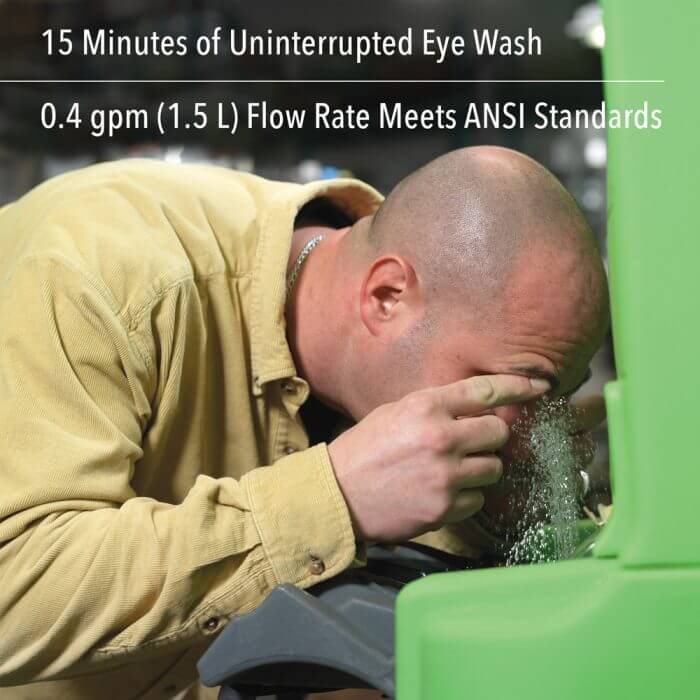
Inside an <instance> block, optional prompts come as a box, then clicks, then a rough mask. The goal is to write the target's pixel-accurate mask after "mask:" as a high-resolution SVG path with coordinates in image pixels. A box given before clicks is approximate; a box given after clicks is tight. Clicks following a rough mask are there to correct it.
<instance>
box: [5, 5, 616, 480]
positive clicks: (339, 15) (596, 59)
mask: <svg viewBox="0 0 700 700" xmlns="http://www.w3.org/2000/svg"><path fill="white" fill-rule="evenodd" d="M217 25H222V26H224V27H225V28H247V29H248V30H249V31H251V32H259V33H264V32H265V31H266V30H267V28H268V27H269V28H271V29H273V30H274V31H275V32H276V33H291V32H292V31H294V30H297V31H299V32H302V33H309V34H333V33H339V34H362V33H370V32H373V31H378V32H380V33H387V34H400V33H403V32H405V31H406V28H407V27H413V28H414V30H415V31H416V32H420V31H422V29H423V28H434V29H436V30H437V31H439V32H445V33H450V34H463V35H465V36H467V38H468V39H470V37H471V30H472V28H487V27H488V28H495V27H497V28H499V29H501V30H503V31H504V32H512V33H525V32H526V31H527V28H528V27H530V26H532V27H533V28H534V30H535V32H536V33H537V34H539V35H541V36H542V40H543V52H542V56H538V57H526V58H513V57H503V58H485V57H478V58H477V57H476V56H474V55H466V56H464V57H463V58H461V59H451V60H449V61H448V62H446V63H445V64H443V65H436V64H435V62H434V61H433V60H432V59H430V58H427V57H423V56H422V55H420V54H418V53H416V54H415V55H414V56H412V57H408V58H407V57H401V56H398V57H396V58H386V57H382V58H377V59H371V58H368V59H366V60H365V62H363V63H362V64H361V65H359V66H357V65H355V64H353V62H352V60H350V59H337V58H336V59H332V58H331V59H329V58H292V59H271V58H236V57H232V56H230V55H228V52H222V55H221V56H218V57H208V58H202V57H199V56H196V55H194V56H193V55H191V54H192V53H194V52H190V55H188V56H187V57H184V58H179V57H176V56H172V57H165V58H160V57H153V58H148V57H104V58H102V57H100V58H91V59H85V58H84V57H82V56H80V55H79V52H76V55H75V56H70V57H62V56H53V57H48V56H47V55H46V43H45V41H44V39H42V37H41V34H42V32H43V31H45V30H46V29H47V28H50V27H52V28H73V29H74V30H75V32H76V34H77V33H78V32H79V31H80V30H82V28H84V27H91V28H102V27H104V28H114V30H115V31H116V32H118V33H128V34H132V35H146V34H150V33H151V32H153V31H156V32H158V33H159V34H161V35H162V34H170V35H182V34H184V35H188V36H190V37H195V36H198V35H200V34H203V33H207V32H210V31H212V30H213V28H214V27H215V26H217ZM602 40H603V36H602V25H601V19H600V11H599V9H598V8H597V6H596V5H595V4H593V3H587V2H582V0H528V2H522V1H520V0H381V2H379V1H377V0H353V2H343V1H338V0H295V1H294V2H286V1H284V0H277V1H274V2H273V1H272V0H255V1H251V0H245V1H240V0H106V1H105V2H94V1H92V0H90V1H88V0H0V81H9V80H15V81H29V80H35V81H41V80H59V81H67V80H76V81H77V80H101V79H104V78H109V79H112V80H116V79H119V80H130V79H152V80H182V79H192V80H197V79H206V80H217V79H226V80H231V79H249V80H250V79H256V80H258V79H259V80H272V81H284V80H285V79H295V80H308V79H324V80H338V81H340V80H357V79H382V80H406V79H420V80H428V81H430V80H444V79H450V80H479V81H486V80H488V81H514V80H518V81H526V80H538V81H541V80H547V81H567V80H577V81H596V80H599V79H600V78H601V60H600V52H599V51H598V48H599V47H600V44H601V42H602ZM470 43H471V42H470V41H468V45H469V44H470ZM230 99H236V100H237V101H239V102H243V101H246V100H262V99H265V100H267V101H268V102H269V103H271V105H273V106H280V107H307V108H310V107H311V106H312V105H313V103H314V102H316V101H317V100H323V101H325V102H328V103H330V104H331V105H333V106H343V105H345V104H348V103H352V104H354V105H355V106H358V107H367V108H368V109H370V110H371V111H376V105H377V103H378V102H379V101H381V100H385V101H394V100H401V101H403V102H404V104H405V105H406V106H407V107H418V108H420V107H430V106H434V105H436V104H442V105H443V106H445V107H446V108H448V107H459V106H461V105H463V104H464V103H465V102H468V101H472V100H489V101H497V100H501V101H503V100H518V101H519V100H523V101H526V102H529V103H531V104H532V103H534V102H536V101H539V100H545V101H548V102H551V103H552V104H555V105H559V106H561V107H570V108H577V109H580V108H586V109H594V108H596V107H599V106H600V102H601V100H602V99H603V94H602V85H601V84H600V83H597V82H576V83H571V82H569V83H567V82H546V83H542V82H540V83H538V84H533V83H523V82H521V83H515V82H488V83H485V82H480V83H476V82H473V83H432V84H431V83H420V84H416V83H414V84H387V83H360V84H358V83H355V84H350V83H343V82H335V83H324V84H313V85H311V84H306V85H305V84H303V83H285V82H273V83H265V84H250V83H248V84H238V85H236V84H211V83H208V84H192V83H190V84H182V83H160V84H154V83H150V84H136V83H127V82H124V83H117V84H115V83H101V84H100V83H68V82H64V83H36V82H35V83H29V82H14V83H8V82H4V83H0V206H1V205H2V204H4V203H6V202H8V201H12V200H13V199H16V198H17V197H19V196H21V195H22V194H23V193H24V192H25V191H27V190H28V189H30V188H31V187H32V186H34V185H36V184H37V183H39V182H41V181H43V180H44V179H46V178H47V177H51V176H53V175H56V174H59V173H61V172H64V171H66V170H70V169H72V168H76V167H81V166H83V165H87V164H90V163H93V162H97V161H102V160H111V159H115V158H123V157H132V156H145V157H153V158H162V159H166V160H169V161H173V162H178V161H209V162H216V163H218V164H222V165H225V166H229V167H236V168H241V169H246V170H250V171H253V172H256V173H259V174H261V175H264V176H268V177H274V178H280V179H289V180H297V181H304V180H311V179H318V178H319V177H323V176H325V175H327V174H333V173H336V172H343V173H344V172H350V173H352V174H353V175H356V176H357V177H360V178H362V179H364V180H366V181H368V182H370V183H371V184H373V185H374V186H376V187H377V188H379V189H380V190H382V191H387V190H389V189H390V188H391V187H392V186H393V185H394V184H395V183H396V182H397V181H398V180H399V179H400V178H401V177H403V176H404V175H405V174H407V173H408V172H410V171H411V170H413V169H415V168H416V167H417V166H419V165H421V164H423V163H425V162H426V161H428V160H430V159H431V158H433V157H435V156H437V155H439V154H441V153H443V152H445V151H447V150H450V149H453V148H457V147H459V146H466V145H472V144H481V143H492V144H500V145H504V146H509V147H512V148H516V149H519V150H522V151H524V152H526V153H528V154H529V155H531V156H533V157H534V158H536V159H538V160H540V161H541V162H542V163H544V164H545V165H546V166H547V167H549V168H550V169H551V170H552V171H553V172H554V173H555V174H556V175H557V176H558V177H559V178H560V179H561V180H562V181H563V182H564V184H565V185H566V186H567V187H568V188H569V190H570V191H571V192H572V193H573V194H574V196H575V197H576V198H577V200H578V202H579V203H580V205H581V207H582V209H583V210H584V212H585V213H586V215H587V217H588V219H589V221H590V223H591V225H592V226H593V227H594V229H595V230H596V233H597V234H598V235H599V237H600V240H601V243H602V246H603V250H605V165H606V157H605V156H606V151H605V133H604V132H601V131H595V130H590V131H589V130H570V131H556V130H545V131H541V130H536V129H534V128H528V129H524V130H512V131H505V130H498V131H496V130H473V131H469V130H463V129H461V128H460V129H456V130H452V131H440V130H437V129H435V130H432V131H422V130H414V131H411V130H403V131H389V130H379V129H375V130H372V129H369V130H367V131H361V132H359V131H355V132H331V131H323V132H321V131H316V130H314V129H313V127H312V126H311V127H310V128H307V129H305V130H303V131H289V130H280V131H276V132H273V131H262V130H252V131H247V130H239V131H238V132H237V133H236V135H235V136H231V135H228V134H227V133H225V132H223V131H220V130H217V129H216V128H214V127H213V126H212V127H211V128H210V129H207V130H204V131H188V132H186V133H183V132H179V133H178V134H177V135H176V136H172V135H171V136H169V137H167V138H163V137H161V136H160V135H159V134H158V133H157V132H156V131H155V130H151V131H122V132H120V133H118V134H117V135H116V136H115V137H114V138H112V139H107V138H103V139H95V138H92V137H90V136H89V135H88V134H87V133H86V131H85V130H80V131H77V130H73V129H64V130H63V131H61V132H56V131H47V130H45V129H44V128H43V127H42V125H41V122H40V116H39V115H40V110H41V105H42V104H43V103H44V102H47V101H51V102H54V103H55V104H56V106H57V107H58V108H59V110H61V109H62V110H64V111H67V109H68V107H69V106H70V105H71V104H72V103H73V102H75V101H78V100H79V101H80V102H81V105H82V106H83V107H84V109H86V110H87V109H91V108H92V107H96V108H111V107H117V108H123V109H127V108H133V107H139V106H148V105H149V104H155V103H158V102H160V101H161V100H168V101H175V100H179V101H181V102H182V103H188V104H192V103H194V102H198V101H207V102H210V103H214V102H217V101H228V100H230ZM611 358H612V356H611V353H610V349H609V347H606V348H605V349H604V350H603V351H602V352H601V353H600V354H599V356H598V357H597V358H596V361H595V367H594V379H593V381H592V382H591V383H589V384H590V386H589V387H588V388H589V390H590V389H593V390H595V389H600V386H601V385H602V383H603V382H604V381H606V380H607V379H608V378H610V376H611V373H612V371H613V370H612V359H611ZM599 442H600V447H601V450H600V456H599V458H598V461H599V466H598V467H597V468H599V469H600V470H603V471H604V470H605V464H606V461H607V460H606V453H607V450H606V441H605V439H604V436H603V435H601V436H600V440H599Z"/></svg>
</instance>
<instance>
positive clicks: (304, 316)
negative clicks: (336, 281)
mask: <svg viewBox="0 0 700 700" xmlns="http://www.w3.org/2000/svg"><path fill="white" fill-rule="evenodd" d="M348 230H349V228H345V229H334V228H330V227H328V226H320V225H313V224H312V225H309V224H308V223H306V222H305V223H304V224H303V225H302V226H300V227H298V228H296V229H295V231H294V234H293V236H292V245H291V248H290V254H289V259H288V261H287V274H289V273H290V271H291V270H292V268H293V267H294V264H295V262H296V261H297V259H298V257H299V254H300V253H301V251H302V250H303V248H304V246H305V245H306V244H307V243H308V242H309V241H310V240H311V239H312V238H314V237H316V236H318V235H322V236H323V240H322V241H321V242H320V243H319V244H318V245H317V246H316V247H315V248H314V249H313V250H312V251H311V252H310V253H309V255H308V257H307V258H306V259H305V260H304V263H303V265H302V267H301V268H300V270H299V274H298V276H297V278H296V282H295V283H294V285H293V287H292V289H291V290H290V292H289V296H288V298H287V303H286V306H285V319H286V322H287V341H288V343H289V347H290V350H291V352H292V357H293V358H294V364H295V366H296V369H297V372H298V374H299V375H300V376H301V377H303V378H304V379H306V381H307V382H308V383H309V386H310V387H311V391H312V393H313V394H314V395H315V396H316V397H317V398H318V399H319V400H320V401H322V402H323V403H325V404H326V405H328V406H329V407H331V408H332V409H333V410H335V411H339V412H341V413H343V414H344V413H345V411H344V409H343V408H342V407H341V406H339V405H337V404H335V403H334V402H333V400H332V399H330V396H329V391H330V388H331V387H335V388H337V386H338V382H339V381H340V375H339V372H338V368H339V363H338V360H339V359H340V358H339V356H338V352H337V349H336V348H335V347H334V336H333V333H332V332H329V331H330V330H331V328H332V327H333V324H334V323H335V322H336V321H337V319H334V313H333V309H332V308H331V307H332V305H333V299H334V297H333V291H334V290H333V288H332V282H333V276H334V275H333V271H334V269H335V260H336V256H337V255H338V248H339V245H340V242H341V240H342V237H343V236H344V235H345V234H346V233H347V232H348ZM333 393H334V394H335V391H334V392H333Z"/></svg>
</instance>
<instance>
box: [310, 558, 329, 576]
mask: <svg viewBox="0 0 700 700" xmlns="http://www.w3.org/2000/svg"><path fill="white" fill-rule="evenodd" d="M325 570H326V565H325V564H324V563H323V561H322V560H321V559H319V558H318V557H311V564H310V565H309V571H310V572H311V573H312V574H313V575H314V576H320V575H321V574H322V573H323V572H324V571H325Z"/></svg>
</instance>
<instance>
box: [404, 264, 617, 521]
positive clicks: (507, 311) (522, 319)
mask: <svg viewBox="0 0 700 700" xmlns="http://www.w3.org/2000/svg"><path fill="white" fill-rule="evenodd" d="M557 264H558V265H557V266H558V267H559V269H560V274H557V275H556V278H555V277H553V276H552V277H548V276H546V275H545V276H544V278H543V272H542V270H543V269H546V266H540V267H539V269H532V268H529V267H526V266H522V268H521V269H520V270H519V271H518V272H517V273H516V275H515V276H514V279H513V280H512V285H511V286H512V293H511V294H510V295H509V297H508V298H509V300H510V301H509V303H508V304H507V306H506V307H504V308H502V309H501V311H500V312H499V313H498V314H497V315H496V316H495V318H494V320H493V321H489V322H488V323H485V324H483V328H480V329H479V330H475V329H473V328H472V327H471V324H470V323H469V321H468V320H467V319H465V316H464V315H462V314H459V313H457V312H455V311H454V309H450V310H449V311H448V312H447V313H443V314H441V315H440V318H439V320H438V321H437V328H435V329H433V332H432V333H431V334H430V337H428V338H427V339H426V340H425V342H424V344H423V346H422V349H421V351H419V352H420V355H421V357H420V358H419V357H414V358H413V362H414V365H413V366H414V368H415V371H414V372H412V373H411V374H410V375H407V379H406V380H405V381H406V384H407V385H406V386H404V387H402V393H407V392H408V391H412V390H415V389H419V388H423V387H428V386H436V385H442V384H448V383H451V382H455V381H458V380H460V379H465V378H469V377H472V376H476V375H485V374H519V375H524V376H530V377H543V378H545V379H548V380H549V381H550V383H551V385H552V390H551V392H550V393H549V395H550V396H551V397H561V396H569V395H571V394H572V393H573V392H574V391H576V390H577V389H578V388H579V387H580V386H581V385H582V384H583V383H584V382H585V381H586V380H587V379H588V377H589V376H590V370H589V363H590V361H591V358H592V357H593V355H594V353H595V352H596V350H597V349H598V348H599V347H600V345H601V344H602V342H603V339H604V337H605V333H606V331H607V325H608V314H607V299H605V300H604V301H603V303H602V304H601V303H600V302H598V301H597V300H599V299H600V298H601V294H600V290H599V289H595V288H594V285H596V284H600V280H595V279H593V278H592V279H590V280H589V279H586V278H585V276H584V273H583V272H582V271H580V270H578V269H575V268H574V267H573V266H567V265H566V264H565V262H563V261H562V260H561V256H560V257H559V259H558V260H557ZM598 307H601V308H598ZM408 377H410V379H409V378H408ZM409 383H410V384H412V386H408V384H409ZM525 406H526V404H518V405H515V404H513V405H507V406H500V407H498V408H496V409H494V413H495V414H496V415H498V416H499V417H500V418H502V419H503V420H504V421H505V422H506V423H507V424H508V425H509V426H513V424H514V423H516V421H518V419H519V418H520V417H521V415H522V413H523V409H524V407H525ZM530 408H532V407H530ZM528 413H529V414H532V410H529V411H528ZM524 438H525V436H524V435H523V433H522V432H519V433H518V434H512V435H511V438H510V440H509V442H508V443H507V445H506V446H505V448H504V449H503V450H502V452H501V456H502V458H503V460H504V472H505V473H506V474H507V473H508V465H509V463H512V462H513V461H514V460H516V459H518V460H523V459H526V458H527V451H526V447H525V439H524ZM485 495H486V504H485V506H484V511H485V512H486V513H487V514H491V515H499V516H504V515H507V514H505V513H504V512H503V511H504V509H505V504H506V502H507V500H508V495H509V494H508V492H507V484H506V482H505V481H504V482H501V484H500V485H497V486H496V487H494V488H491V489H487V490H486V494H485Z"/></svg>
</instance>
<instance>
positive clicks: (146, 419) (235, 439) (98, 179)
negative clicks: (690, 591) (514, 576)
mask: <svg viewBox="0 0 700 700" xmlns="http://www.w3.org/2000/svg"><path fill="white" fill-rule="evenodd" d="M321 196H323V197H328V198H330V199H331V200H332V201H333V202H335V203H336V204H337V205H338V206H340V207H342V208H343V209H344V210H345V211H346V212H347V213H348V214H349V215H351V216H353V217H359V216H362V215H365V214H369V213H371V212H373V211H374V210H375V209H376V207H377V206H378V203H379V202H380V196H379V195H378V193H377V192H375V191H374V190H373V189H372V188H370V187H368V186H367V185H364V184H363V183H361V182H358V181H355V180H332V181H326V182H320V183H312V184H310V185H303V186H302V185H294V184H288V183H278V182H271V181H267V180H263V179H261V178H258V177H255V176H252V175H248V174H241V173H236V172H232V171H229V170H225V169H222V168H217V167H212V166H203V165H180V166H173V165H166V164H162V163H158V162H155V161H139V160H133V161H120V162H116V163H110V164H103V165H98V166H93V167H90V168H86V169H83V170H80V171H76V172H74V173H69V174H66V175H63V176H60V177H58V178H54V179H52V180H50V181H48V182H47V183H45V184H43V185H41V186H40V187H38V188H36V189H34V190H32V191H31V192H30V193H28V194H27V195H26V196H24V197H23V198H22V199H20V200H18V201H17V202H16V203H14V204H12V205H10V206H8V207H6V208H4V209H3V210H2V212H1V213H0V685H1V686H5V687H3V689H2V690H0V695H1V696H2V697H3V698H9V699H13V698H15V699H16V698H23V699H25V700H33V699H35V698H37V699H38V698H59V699H63V698H65V699H66V700H67V699H69V698H70V699H73V698H85V699H87V698H90V699H91V700H92V699H93V698H96V697H109V698H115V699H118V698H167V697H173V696H175V695H176V694H177V693H178V692H180V691H182V690H183V688H185V687H187V685H188V684H189V683H191V682H192V681H193V680H194V679H195V677H196V675H195V674H196V671H195V668H194V662H195V661H196V659H197V658H198V656H199V655H200V654H201V653H202V651H203V650H204V649H205V648H206V645H207V643H209V642H210V640H211V638H212V635H215V634H216V633H217V632H218V631H219V630H220V629H221V628H222V626H223V625H224V624H225V623H226V622H227V621H229V620H230V619H231V618H233V617H235V616H236V615H237V614H240V613H244V612H246V611H249V610H252V609H253V608H255V606H257V605H258V604H259V603H260V602H261V601H262V600H263V599H264V597H265V596H266V595H267V593H268V592H269V591H270V589H271V588H272V587H273V586H275V585H276V584H278V583H280V582H291V583H294V584H296V585H298V586H301V587H305V586H308V585H311V584H313V583H316V582H319V581H321V580H324V579H326V578H328V577H331V576H333V575H335V574H337V573H339V572H340V571H342V570H343V569H344V568H347V567H348V566H351V565H353V563H354V562H355V561H356V560H355V557H356V554H357V552H356V544H355V541H354V537H353V532H352V527H351V523H350V517H349V514H348V511H347V507H346V505H345V502H344V500H343V497H342V495H341V493H340V490H339V488H338V485H337V482H336V480H335V476H334V474H333V470H332V468H331V465H330V460H329V457H328V451H327V446H326V445H325V443H322V444H319V445H316V446H314V447H311V448H309V447H308V437H307V435H306V432H305V430H304V427H303V425H302V423H301V421H300V419H299V416H298V409H299V406H300V405H301V404H302V403H303V402H304V400H305V399H306V398H307V396H308V384H307V383H306V382H305V381H304V380H303V379H301V378H299V377H297V376H296V375H295V367H294V363H293V361H292V357H291V353H290V350H289V347H288V345H287V342H286V338H285V325H284V295H285V291H284V282H285V269H286V264H287V259H288V255H289V249H290V245H291V234H292V230H293V222H294V217H295V214H296V212H297V211H298V210H299V208H300V207H301V206H302V205H303V204H304V203H305V202H308V201H310V200H312V199H314V198H316V197H321ZM283 383H284V384H283ZM290 387H291V389H290ZM290 452H291V454H290ZM266 465H267V466H266ZM318 559H321V560H322V561H323V562H324V565H325V569H324V571H323V572H322V573H320V574H318V573H314V572H318V570H319V567H318V564H317V562H318ZM312 562H315V563H316V564H315V566H314V567H311V563H312ZM24 683H31V685H26V686H21V687H9V686H18V685H19V684H24Z"/></svg>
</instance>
